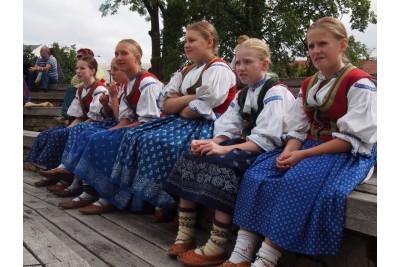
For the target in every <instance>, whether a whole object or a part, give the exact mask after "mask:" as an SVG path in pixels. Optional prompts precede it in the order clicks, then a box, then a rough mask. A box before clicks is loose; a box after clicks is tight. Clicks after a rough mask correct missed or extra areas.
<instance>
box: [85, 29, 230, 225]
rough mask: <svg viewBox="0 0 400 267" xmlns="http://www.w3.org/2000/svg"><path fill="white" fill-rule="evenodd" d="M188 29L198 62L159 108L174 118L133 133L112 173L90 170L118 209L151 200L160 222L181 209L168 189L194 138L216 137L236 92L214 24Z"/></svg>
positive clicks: (177, 78) (190, 50) (90, 178)
mask: <svg viewBox="0 0 400 267" xmlns="http://www.w3.org/2000/svg"><path fill="white" fill-rule="evenodd" d="M186 30H187V31H186V35H185V39H186V43H185V53H186V56H187V58H188V59H189V60H191V61H193V63H195V64H194V65H191V66H190V67H188V68H184V69H183V70H182V71H180V72H177V73H176V74H175V75H174V76H173V77H172V78H171V81H170V82H169V83H168V85H166V87H165V88H164V90H163V92H162V94H160V98H159V106H160V108H162V110H163V111H164V112H165V113H166V114H170V115H168V116H165V117H162V118H159V119H156V120H153V121H151V122H148V123H145V124H143V125H141V126H140V127H137V128H135V129H132V130H130V131H128V132H127V133H126V134H125V136H124V138H123V140H122V142H121V145H120V147H119V151H118V153H117V158H116V159H115V163H114V166H113V169H112V173H111V172H108V173H107V175H104V173H101V174H98V173H93V174H92V175H90V171H89V172H88V173H89V175H86V176H85V181H86V182H88V183H89V184H90V185H92V186H93V187H95V188H96V190H97V191H98V192H99V193H100V194H101V196H102V197H103V198H105V199H107V201H109V202H111V203H113V204H114V205H115V206H116V207H117V208H118V209H121V210H122V209H130V210H134V211H139V210H141V209H142V208H143V204H144V203H145V202H146V203H150V204H152V205H153V206H156V207H158V208H157V209H156V216H155V221H163V220H164V219H165V214H167V213H166V212H164V210H168V211H172V210H174V209H176V202H175V200H174V199H173V198H172V197H171V196H170V195H168V194H167V193H166V192H164V191H163V190H162V186H163V184H164V181H165V180H166V179H167V177H168V174H169V172H170V171H171V170H172V168H173V165H174V163H175V161H176V160H177V159H178V158H179V156H180V155H181V154H182V152H184V151H188V150H190V143H191V141H192V140H193V139H209V138H211V137H212V132H213V129H214V120H215V119H216V118H217V117H219V115H220V114H222V113H223V112H224V111H225V110H226V109H227V107H228V106H229V103H230V102H231V101H232V99H233V97H234V94H235V88H236V79H235V75H234V73H233V72H232V70H231V69H230V67H229V66H228V65H227V64H226V63H225V62H223V61H222V60H221V59H219V58H217V57H216V54H217V47H218V34H217V32H216V30H215V28H214V26H213V25H211V24H210V23H208V22H197V23H194V24H192V25H189V26H188V27H187V29H186ZM87 164H90V163H89V162H87ZM82 166H84V165H82ZM82 170H84V169H82ZM82 174H83V171H82ZM160 214H161V215H160Z"/></svg>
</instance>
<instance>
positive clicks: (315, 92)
mask: <svg viewBox="0 0 400 267" xmlns="http://www.w3.org/2000/svg"><path fill="white" fill-rule="evenodd" d="M307 43H308V52H309V55H310V58H311V60H312V62H313V64H314V66H315V67H316V68H317V69H318V70H319V72H318V73H316V74H315V75H313V76H312V77H310V78H308V79H306V80H305V81H304V83H303V85H302V87H301V91H300V92H299V95H298V97H297V100H296V104H295V106H294V110H293V113H292V114H291V121H289V124H288V127H289V128H290V131H289V133H288V135H287V138H288V141H287V144H286V147H285V148H284V149H276V150H274V151H272V152H266V153H264V154H262V155H261V156H260V157H258V158H257V160H256V161H255V162H254V163H253V165H252V166H251V167H250V168H249V169H248V170H247V172H246V173H245V175H244V177H243V181H242V183H241V185H240V189H239V193H238V197H237V201H236V207H235V214H234V220H233V221H234V223H236V224H238V225H240V226H241V230H240V231H239V233H238V238H237V241H236V245H235V248H234V251H233V253H232V255H231V257H230V259H229V262H226V263H224V264H223V265H221V266H225V267H227V266H250V262H251V261H252V257H253V253H254V251H255V248H256V244H257V241H258V238H259V237H258V234H257V233H259V234H261V235H262V236H264V237H265V239H264V242H262V246H261V248H260V249H259V251H258V253H257V258H256V260H255V261H254V263H252V264H251V266H256V267H259V266H269V267H272V266H276V265H277V261H278V259H279V257H280V256H281V253H282V251H283V250H284V249H286V250H291V251H294V252H298V253H303V254H310V255H316V254H318V255H320V254H336V253H338V252H339V251H340V248H341V241H342V234H343V226H344V214H345V203H346V198H347V195H348V194H349V193H350V192H351V191H352V190H353V189H354V188H355V187H356V186H357V185H358V184H359V183H361V182H362V181H363V180H364V179H365V178H366V177H368V176H369V175H370V174H371V169H372V168H373V166H374V164H375V163H376V128H377V120H376V85H375V83H374V80H375V78H374V77H371V76H370V75H369V74H368V73H365V72H363V71H361V70H359V69H357V68H355V67H354V66H352V65H351V64H350V63H347V59H346V58H345V56H344V54H345V51H346V48H347V45H348V39H347V33H346V29H345V28H344V26H343V24H342V23H341V22H340V20H338V19H335V18H332V17H324V18H322V19H320V20H318V21H316V22H314V23H313V24H312V25H311V26H310V28H309V30H308V33H307Z"/></svg>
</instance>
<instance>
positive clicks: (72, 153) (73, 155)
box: [61, 118, 118, 172]
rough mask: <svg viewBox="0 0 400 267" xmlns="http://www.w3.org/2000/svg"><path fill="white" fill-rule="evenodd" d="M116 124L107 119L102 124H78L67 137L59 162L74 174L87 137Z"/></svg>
mask: <svg viewBox="0 0 400 267" xmlns="http://www.w3.org/2000/svg"><path fill="white" fill-rule="evenodd" d="M117 123H118V121H117V120H115V119H114V118H108V119H107V120H106V121H103V122H80V123H78V124H77V125H75V126H74V127H73V128H72V129H71V131H70V133H69V136H68V140H67V144H66V145H65V148H64V153H63V156H62V159H61V162H62V163H63V164H64V166H65V168H66V169H67V170H69V171H70V172H75V168H76V165H77V164H78V162H79V160H80V159H81V156H82V154H83V151H84V150H85V148H86V144H87V142H88V141H89V137H90V136H91V135H93V134H95V133H97V132H101V131H105V130H107V129H109V128H111V127H113V126H115V125H116V124H117Z"/></svg>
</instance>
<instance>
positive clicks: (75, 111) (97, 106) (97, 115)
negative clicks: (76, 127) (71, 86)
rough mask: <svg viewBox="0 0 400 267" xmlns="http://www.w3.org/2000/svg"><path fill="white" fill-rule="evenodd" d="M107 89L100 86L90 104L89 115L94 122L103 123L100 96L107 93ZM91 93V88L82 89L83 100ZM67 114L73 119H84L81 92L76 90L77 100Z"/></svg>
mask: <svg viewBox="0 0 400 267" xmlns="http://www.w3.org/2000/svg"><path fill="white" fill-rule="evenodd" d="M107 91H108V90H107V88H106V87H104V86H102V85H100V86H98V87H97V88H96V89H95V90H94V92H93V99H92V102H90V105H89V111H88V113H87V116H88V118H90V119H92V120H94V121H101V120H102V116H101V108H102V107H103V106H102V105H101V103H100V101H99V98H100V96H101V95H102V94H103V93H107ZM89 92H90V87H89V88H85V87H84V88H83V89H82V98H83V97H85V96H86V95H87V94H88V93H89ZM67 114H68V115H69V116H71V117H76V118H79V117H82V116H83V110H82V107H81V104H80V102H79V90H76V94H75V99H74V100H73V101H72V103H71V105H70V106H69V108H68V111H67Z"/></svg>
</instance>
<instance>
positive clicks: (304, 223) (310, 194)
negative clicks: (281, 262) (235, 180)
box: [234, 140, 376, 255]
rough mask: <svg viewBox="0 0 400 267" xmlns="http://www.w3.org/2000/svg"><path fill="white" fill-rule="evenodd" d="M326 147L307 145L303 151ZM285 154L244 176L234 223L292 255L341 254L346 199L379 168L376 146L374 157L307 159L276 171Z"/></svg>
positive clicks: (262, 160) (265, 157)
mask: <svg viewBox="0 0 400 267" xmlns="http://www.w3.org/2000/svg"><path fill="white" fill-rule="evenodd" d="M324 142H326V141H313V140H307V142H306V143H305V144H304V145H303V147H302V149H307V148H311V147H315V146H317V145H320V144H322V143H324ZM282 151H283V150H282V149H276V150H273V151H271V152H266V153H264V154H262V155H261V156H260V157H258V158H257V160H256V161H255V162H254V163H253V165H252V166H251V167H250V168H249V169H248V170H247V172H246V173H245V174H244V177H243V180H242V183H241V185H240V189H239V193H238V196H237V201H236V208H235V213H234V223H236V224H238V225H240V226H241V227H244V228H246V229H248V230H251V231H255V232H258V233H260V234H262V235H264V236H266V237H268V238H269V239H270V240H271V241H272V242H273V243H275V244H277V245H279V246H280V247H283V248H285V249H287V250H290V251H294V252H298V253H303V254H310V255H320V254H337V253H338V252H339V251H340V248H341V243H342V235H343V227H344V215H345V204H346V198H347V196H348V194H350V192H351V191H352V190H353V189H354V188H355V187H356V186H357V185H358V184H359V183H361V182H362V181H363V180H364V179H365V178H366V177H367V174H368V172H369V171H370V169H371V168H372V167H373V166H374V165H375V163H376V145H375V147H374V150H373V153H372V155H371V156H369V157H367V156H362V155H358V156H355V155H353V154H352V153H350V152H349V153H338V154H324V155H320V156H314V157H310V158H306V159H303V160H302V161H300V162H299V163H298V164H296V165H295V166H294V167H293V168H292V169H290V170H288V171H280V170H278V169H277V168H276V167H275V161H276V158H277V157H278V156H279V155H280V153H282Z"/></svg>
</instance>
